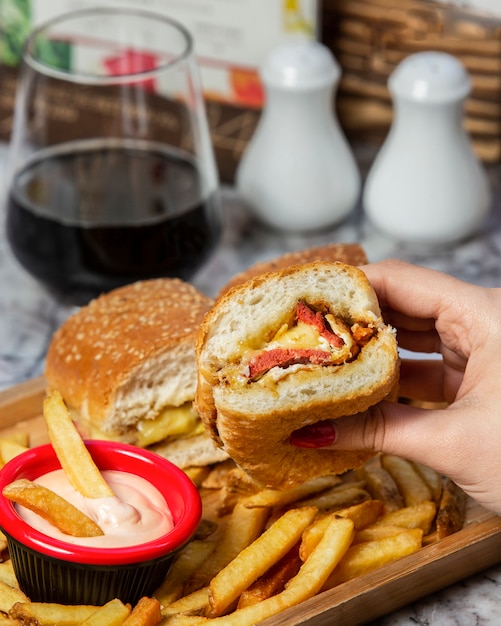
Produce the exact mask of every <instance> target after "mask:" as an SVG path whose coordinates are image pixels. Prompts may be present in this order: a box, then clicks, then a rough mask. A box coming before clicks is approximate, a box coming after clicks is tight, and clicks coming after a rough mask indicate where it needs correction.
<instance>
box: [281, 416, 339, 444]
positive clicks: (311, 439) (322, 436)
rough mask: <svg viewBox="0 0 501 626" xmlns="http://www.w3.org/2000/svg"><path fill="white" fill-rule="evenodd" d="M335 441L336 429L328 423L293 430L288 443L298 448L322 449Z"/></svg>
mask: <svg viewBox="0 0 501 626" xmlns="http://www.w3.org/2000/svg"><path fill="white" fill-rule="evenodd" d="M335 441H336V429H335V427H334V425H333V424H332V423H331V422H329V421H325V422H317V423H316V424H312V425H311V426H303V428H299V430H295V431H294V432H293V433H292V434H291V437H290V443H291V444H292V445H293V446H297V447H298V448H324V447H325V446H330V445H332V444H333V443H334V442H335Z"/></svg>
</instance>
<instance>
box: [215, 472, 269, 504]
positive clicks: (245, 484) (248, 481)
mask: <svg viewBox="0 0 501 626" xmlns="http://www.w3.org/2000/svg"><path fill="white" fill-rule="evenodd" d="M258 491H259V488H258V486H257V485H256V483H255V481H253V480H252V478H250V476H248V475H247V474H246V473H245V472H244V471H243V470H241V469H240V468H239V467H235V468H233V469H232V470H230V471H229V472H227V474H226V482H225V484H224V485H223V486H222V487H221V490H220V492H219V505H218V510H217V513H218V515H220V516H222V515H227V514H228V513H231V511H233V508H234V506H235V504H236V503H237V502H238V501H239V500H240V499H241V498H244V497H247V496H250V495H252V494H254V493H257V492H258Z"/></svg>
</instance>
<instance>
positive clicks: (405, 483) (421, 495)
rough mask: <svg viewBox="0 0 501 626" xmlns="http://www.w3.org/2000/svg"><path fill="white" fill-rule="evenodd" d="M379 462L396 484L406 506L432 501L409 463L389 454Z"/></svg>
mask: <svg viewBox="0 0 501 626" xmlns="http://www.w3.org/2000/svg"><path fill="white" fill-rule="evenodd" d="M381 462H382V464H383V467H384V468H385V469H386V470H388V472H389V473H390V474H391V476H392V478H393V480H394V481H395V482H396V484H397V487H398V489H399V491H400V493H401V494H402V496H403V498H404V501H405V504H406V506H412V505H413V504H418V503H419V502H423V501H424V500H433V494H432V492H431V489H430V488H429V487H428V485H427V484H426V483H425V481H424V480H423V478H422V477H421V475H420V474H419V473H418V472H417V471H416V469H415V468H414V466H413V465H412V463H411V462H410V461H407V460H406V459H402V458H401V457H398V456H393V455H391V454H385V455H383V457H382V459H381Z"/></svg>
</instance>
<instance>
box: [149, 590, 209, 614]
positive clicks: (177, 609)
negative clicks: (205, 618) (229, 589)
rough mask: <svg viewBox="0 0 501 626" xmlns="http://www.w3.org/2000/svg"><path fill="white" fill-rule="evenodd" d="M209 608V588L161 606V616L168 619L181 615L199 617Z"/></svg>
mask: <svg viewBox="0 0 501 626" xmlns="http://www.w3.org/2000/svg"><path fill="white" fill-rule="evenodd" d="M208 606H209V587H202V588H201V589H197V590H196V591H192V592H191V593H189V594H187V595H185V596H183V597H182V598H179V600H176V601H175V602H172V604H169V605H168V606H162V609H161V611H162V616H163V617H170V616H173V615H177V614H178V613H183V614H184V615H200V614H202V613H204V612H205V610H206V609H207V607H208Z"/></svg>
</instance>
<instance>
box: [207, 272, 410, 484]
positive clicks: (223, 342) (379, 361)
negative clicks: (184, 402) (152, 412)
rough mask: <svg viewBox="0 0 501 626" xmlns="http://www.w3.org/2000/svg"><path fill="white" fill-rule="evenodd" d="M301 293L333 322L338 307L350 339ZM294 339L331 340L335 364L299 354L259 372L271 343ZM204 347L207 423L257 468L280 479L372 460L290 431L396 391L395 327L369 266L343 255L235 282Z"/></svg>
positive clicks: (214, 312)
mask: <svg viewBox="0 0 501 626" xmlns="http://www.w3.org/2000/svg"><path fill="white" fill-rule="evenodd" d="M298 302H301V303H305V304H306V305H307V306H308V308H310V309H311V310H312V311H313V312H314V313H317V312H319V313H321V314H323V316H324V317H323V319H324V322H325V319H326V318H325V314H328V315H327V318H328V319H329V320H330V322H332V324H333V326H332V328H333V329H335V334H337V335H340V336H342V337H343V342H341V343H342V344H343V345H342V346H340V347H338V348H332V346H329V344H328V342H326V340H325V339H324V338H320V336H319V335H318V331H317V334H315V332H311V325H310V324H306V325H305V324H303V323H301V324H299V323H298V322H297V319H296V312H297V307H298ZM329 314H330V315H332V316H333V317H331V316H330V315H329ZM330 322H326V323H327V326H330V325H331V324H330ZM294 328H295V329H296V330H294ZM277 333H278V335H277ZM353 333H354V334H355V336H356V337H357V338H358V339H353V336H352V335H353ZM272 341H273V343H270V342H272ZM284 346H285V348H290V349H291V350H292V353H290V354H296V353H297V349H298V348H314V349H318V350H320V351H321V353H323V354H325V353H329V350H331V352H332V354H331V355H330V357H329V358H330V359H332V364H312V363H309V362H307V363H304V362H302V363H296V362H295V361H294V359H292V363H293V364H291V365H288V366H282V367H281V366H275V367H271V368H270V369H269V370H268V371H266V372H265V373H261V372H260V371H259V368H258V373H257V374H255V365H256V363H261V361H260V360H259V359H261V356H260V355H262V353H263V352H270V350H272V349H277V347H278V349H280V348H284ZM326 346H327V347H326ZM196 350H197V363H198V385H197V391H196V396H195V405H196V407H197V411H198V413H199V414H200V416H201V418H202V421H203V422H204V424H205V427H206V429H207V430H208V431H209V432H210V433H211V435H212V437H213V439H214V441H215V442H216V443H217V444H218V445H219V446H221V447H222V448H223V449H224V450H225V451H226V452H227V453H228V455H229V456H230V457H232V458H233V459H234V460H235V462H236V463H237V464H238V465H239V466H240V467H242V468H243V469H244V470H246V471H247V473H248V474H249V475H251V476H252V477H253V478H254V479H255V480H257V481H258V482H260V483H262V484H263V485H266V486H269V487H274V488H289V487H292V486H294V485H296V484H299V483H302V482H304V481H305V480H308V479H310V478H312V477H314V476H320V475H326V474H332V473H334V474H339V473H342V472H344V471H346V470H348V469H351V468H354V467H357V466H359V465H361V464H362V463H363V462H364V461H366V460H367V459H368V458H369V457H370V456H371V453H370V452H367V451H355V452H354V451H346V452H333V451H328V450H321V449H304V448H297V447H295V446H292V445H290V443H289V439H290V435H291V433H292V432H293V431H295V430H297V429H299V428H302V427H303V426H306V425H308V424H314V423H316V422H318V421H321V420H325V419H328V418H337V417H341V416H343V415H352V414H355V413H357V412H359V411H364V410H366V409H367V408H369V407H370V406H372V405H374V404H376V403H377V402H379V401H381V400H383V399H384V398H385V397H387V396H389V394H391V393H395V390H396V386H397V383H398V350H397V342H396V337H395V332H394V330H393V329H392V328H391V327H389V326H387V325H385V323H384V322H383V320H382V318H381V311H380V308H379V304H378V300H377V297H376V294H375V292H374V290H373V289H372V287H371V285H370V283H369V282H368V280H367V278H366V276H365V274H364V273H363V272H362V271H361V270H360V269H358V268H356V267H354V266H351V265H346V264H343V263H328V262H314V263H309V264H305V265H298V266H293V267H290V268H287V269H284V270H281V271H278V272H272V273H268V274H264V275H260V276H257V277H255V278H253V279H251V280H249V281H247V282H245V283H244V284H242V285H240V286H237V287H234V288H233V289H231V290H230V291H229V292H227V293H226V294H225V295H223V296H222V297H221V298H220V299H218V300H217V301H216V303H215V305H214V306H213V307H212V309H211V310H210V311H209V312H208V313H207V315H206V316H205V318H204V321H203V323H202V325H201V328H200V331H199V334H198V337H197V344H196ZM294 350H296V353H294ZM280 354H282V353H280ZM287 354H289V353H287ZM297 354H298V355H299V353H297ZM265 358H266V357H265ZM301 358H302V357H301V355H300V356H298V359H299V360H301ZM262 362H265V361H262ZM329 362H330V361H329ZM334 362H335V363H336V364H334ZM282 365H284V364H282ZM251 374H254V375H251Z"/></svg>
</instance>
